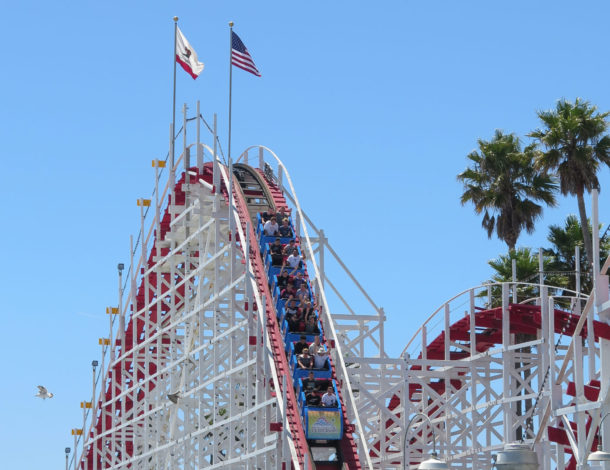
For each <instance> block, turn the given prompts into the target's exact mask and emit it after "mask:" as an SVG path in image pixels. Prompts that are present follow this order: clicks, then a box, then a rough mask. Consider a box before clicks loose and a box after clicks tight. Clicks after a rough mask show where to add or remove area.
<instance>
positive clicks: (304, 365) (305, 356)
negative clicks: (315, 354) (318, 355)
mask: <svg viewBox="0 0 610 470" xmlns="http://www.w3.org/2000/svg"><path fill="white" fill-rule="evenodd" d="M297 367H299V368H301V369H311V368H312V367H313V358H312V357H311V356H310V355H309V349H308V348H303V352H302V353H301V354H299V355H298V356H297Z"/></svg>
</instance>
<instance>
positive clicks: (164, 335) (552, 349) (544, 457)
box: [69, 107, 610, 470]
mask: <svg viewBox="0 0 610 470" xmlns="http://www.w3.org/2000/svg"><path fill="white" fill-rule="evenodd" d="M184 109H185V110H186V107H185V108H184ZM197 109H199V107H197ZM183 121H184V122H183V128H182V131H181V132H182V134H183V147H182V152H181V154H180V156H179V157H178V158H177V159H175V161H174V158H173V157H172V155H173V154H174V152H173V149H171V150H170V153H169V155H170V156H169V157H168V159H166V160H154V161H153V168H154V172H155V178H154V181H155V189H154V191H153V197H152V198H151V199H145V198H142V199H138V201H137V203H138V206H139V211H140V235H139V237H138V239H137V240H136V241H134V240H133V238H132V239H131V241H130V245H131V246H130V252H131V259H130V263H129V268H128V270H127V272H126V273H124V268H123V267H122V266H120V267H119V271H118V285H119V289H118V299H117V301H116V303H115V304H114V305H112V306H110V307H108V309H107V312H108V314H109V316H110V321H109V330H108V333H107V335H106V336H105V337H102V338H100V339H99V343H100V345H101V346H102V356H101V367H99V368H98V369H95V368H94V377H93V390H92V396H91V397H90V398H89V399H88V400H85V401H83V402H82V403H81V407H82V408H83V423H82V425H81V426H79V427H78V428H74V429H73V430H72V434H73V435H74V449H75V452H74V453H73V455H72V459H71V461H70V463H69V465H70V467H71V468H73V469H76V468H79V469H84V470H98V469H99V470H101V469H119V468H121V469H122V468H134V469H135V468H137V469H193V470H194V469H200V468H221V467H222V468H244V469H245V468H248V469H250V468H252V469H258V468H261V469H262V468H275V469H288V468H294V469H319V470H325V469H360V468H367V469H372V468H376V469H386V468H387V469H389V468H407V467H415V466H417V465H419V464H420V463H421V462H422V461H423V460H424V459H427V458H428V457H427V454H428V453H429V452H430V450H431V448H432V446H433V444H434V447H435V448H436V449H438V450H439V452H440V456H439V457H440V458H442V459H443V460H444V461H445V462H447V464H448V465H449V466H450V467H452V468H464V469H465V468H472V469H488V468H491V466H492V456H493V454H494V453H496V452H498V451H500V450H502V449H503V448H504V446H505V445H506V444H508V443H511V442H515V441H518V442H522V443H524V444H526V445H528V446H530V447H531V448H532V449H534V450H535V451H536V454H537V455H538V460H539V464H540V467H541V468H542V469H544V470H551V469H558V470H564V469H566V470H574V469H576V468H584V467H585V466H586V465H587V456H588V455H589V454H590V453H591V452H592V451H593V450H595V449H596V448H598V445H599V431H600V430H599V429H598V428H599V427H600V426H599V423H600V420H602V419H603V418H604V417H605V415H606V414H607V413H608V412H609V411H610V407H609V405H608V401H609V397H608V389H609V386H608V384H609V383H610V377H609V372H610V352H609V351H610V349H609V347H610V343H609V341H610V325H609V323H610V322H609V318H608V317H609V314H610V302H609V301H608V277H607V276H606V275H605V273H606V270H607V268H608V262H606V264H605V265H604V266H603V267H601V269H600V267H599V261H597V264H596V265H595V267H594V269H595V270H594V272H595V273H597V275H596V276H595V285H596V288H595V290H594V292H593V293H592V295H591V296H585V295H582V294H580V293H578V292H570V291H567V290H566V289H561V288H556V287H553V286H548V285H546V284H545V282H544V273H543V272H542V271H543V270H542V267H541V269H540V271H541V272H540V279H539V282H538V283H537V284H523V283H517V282H511V283H501V284H485V285H482V286H479V287H475V288H472V289H469V290H467V291H465V292H462V293H461V294H459V295H457V296H456V297H454V298H452V299H450V300H449V301H447V302H445V303H443V304H442V305H441V306H440V307H439V308H438V309H437V310H436V311H435V312H434V313H433V314H432V315H431V316H430V317H429V318H428V319H427V320H426V321H425V322H424V323H423V325H421V327H420V328H419V329H418V330H417V332H416V333H415V335H414V336H413V337H412V339H411V340H410V341H409V342H408V343H407V345H406V347H405V350H404V351H403V353H402V354H401V356H400V357H397V358H392V357H389V356H388V355H387V354H386V352H385V348H384V322H385V318H386V314H385V312H384V311H383V309H382V308H381V307H379V306H377V305H376V303H375V302H374V301H373V300H372V299H371V297H370V296H369V294H368V293H367V292H366V290H365V289H364V288H363V287H362V285H361V284H360V283H359V282H358V281H357V279H356V277H355V276H354V274H353V273H352V272H351V271H350V270H349V269H348V268H347V266H346V265H345V263H344V262H343V261H342V260H341V258H340V257H339V256H338V254H337V253H336V251H335V250H334V249H333V248H332V246H331V245H330V244H329V242H328V239H327V238H326V236H325V234H324V231H323V230H321V229H319V228H318V227H316V225H315V224H314V223H313V221H312V220H311V218H310V217H309V216H308V215H307V214H305V212H304V211H303V210H302V207H301V205H300V202H299V200H298V198H297V195H296V191H295V189H294V186H293V184H292V180H291V178H290V174H289V173H288V170H287V168H286V167H285V166H284V164H283V163H282V161H281V160H280V159H279V158H278V157H277V156H276V155H275V154H274V153H273V152H272V151H271V150H270V149H268V148H266V147H263V146H254V147H250V148H248V149H246V150H245V151H244V152H243V153H242V154H241V155H240V157H239V158H238V159H237V160H236V161H235V162H233V161H232V160H231V158H229V159H228V161H221V154H220V152H219V148H218V145H217V143H218V138H217V135H216V132H215V126H214V130H211V131H210V140H211V142H212V144H211V145H207V144H205V143H202V142H201V140H200V134H201V127H202V116H201V115H197V116H195V117H194V118H190V119H188V118H187V116H186V111H185V114H184V116H183ZM193 126H194V127H195V130H196V132H195V135H196V139H194V140H195V141H194V142H192V143H190V144H189V143H188V139H187V131H189V133H188V136H190V133H191V132H192V127H193ZM208 128H209V127H208ZM171 145H174V140H172V144H171ZM191 155H195V156H196V158H195V159H194V161H191ZM278 213H279V214H281V215H279V216H276V219H284V218H285V219H286V221H287V227H288V229H287V231H284V232H283V233H282V234H281V236H279V237H278V236H277V235H278V234H277V233H275V232H274V233H269V232H268V231H266V230H265V225H264V224H265V223H266V221H267V220H269V219H270V218H271V216H272V215H275V214H278ZM280 222H281V220H280ZM595 223H596V221H595V220H594V226H596V225H595ZM276 239H277V240H279V242H276ZM594 241H595V240H594ZM274 245H275V246H274ZM278 247H279V248H278ZM287 247H289V248H290V250H296V255H297V256H298V260H297V261H296V264H294V265H290V266H288V265H287V264H286V263H287V262H288V259H287V257H288V255H289V252H288V251H287ZM282 271H289V272H288V274H284V273H283V272H282ZM299 273H301V274H299ZM337 279H338V281H337ZM288 282H295V283H298V284H299V287H300V288H302V294H300V295H292V296H291V295H290V292H288V291H286V284H287V283H288ZM304 306H310V307H307V308H306V309H305V311H306V312H307V316H308V318H310V320H308V321H306V318H305V317H300V316H299V313H297V312H301V311H303V307H304ZM312 344H313V345H314V346H313V347H312V346H310V345H312ZM310 348H311V350H312V352H314V353H316V351H319V354H320V355H321V356H323V357H324V358H325V359H324V358H323V359H321V360H320V361H319V362H316V363H314V364H315V366H314V367H311V368H310V367H303V363H302V361H301V359H300V358H299V357H300V356H299V354H300V353H301V351H302V350H303V349H310ZM305 356H307V354H306V353H305ZM322 362H323V363H322ZM305 366H307V361H305ZM96 370H97V373H96ZM310 372H311V373H312V374H313V378H312V377H311V376H310V375H309V373H310ZM323 391H327V392H328V396H329V397H330V398H328V397H326V398H324V397H322V396H321V395H322V393H323ZM333 397H334V398H333ZM324 405H326V406H324ZM416 414H423V415H425V416H426V417H428V418H429V420H426V422H421V423H419V424H413V425H411V421H410V420H409V418H410V417H412V416H414V415H416ZM608 425H610V420H607V421H604V426H601V428H603V431H604V432H606V433H607V434H606V435H608V436H610V428H609V429H606V426H608ZM433 440H435V441H434V442H432V441H433Z"/></svg>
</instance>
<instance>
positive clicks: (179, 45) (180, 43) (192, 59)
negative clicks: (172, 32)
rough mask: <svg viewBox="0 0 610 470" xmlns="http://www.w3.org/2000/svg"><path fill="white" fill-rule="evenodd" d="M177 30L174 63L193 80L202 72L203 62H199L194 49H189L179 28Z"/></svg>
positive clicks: (189, 46)
mask: <svg viewBox="0 0 610 470" xmlns="http://www.w3.org/2000/svg"><path fill="white" fill-rule="evenodd" d="M177 30H178V31H177V33H178V35H177V36H176V61H177V62H178V63H179V64H180V65H182V68H183V69H184V70H186V71H187V72H188V74H189V75H190V76H191V77H193V79H195V78H197V77H198V76H199V74H200V73H201V72H202V71H203V62H199V60H198V59H197V53H196V52H195V49H193V48H192V47H191V45H190V44H189V42H188V41H187V40H186V38H185V37H184V34H182V31H180V28H177Z"/></svg>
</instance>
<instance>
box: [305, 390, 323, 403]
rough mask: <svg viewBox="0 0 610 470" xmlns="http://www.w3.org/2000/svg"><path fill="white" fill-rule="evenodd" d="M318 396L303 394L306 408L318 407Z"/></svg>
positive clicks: (315, 394) (314, 393)
mask: <svg viewBox="0 0 610 470" xmlns="http://www.w3.org/2000/svg"><path fill="white" fill-rule="evenodd" d="M321 401H322V400H321V399H320V395H318V394H317V393H316V392H305V403H307V406H320V402H321Z"/></svg>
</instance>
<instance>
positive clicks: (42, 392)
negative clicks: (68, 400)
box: [34, 385, 53, 400]
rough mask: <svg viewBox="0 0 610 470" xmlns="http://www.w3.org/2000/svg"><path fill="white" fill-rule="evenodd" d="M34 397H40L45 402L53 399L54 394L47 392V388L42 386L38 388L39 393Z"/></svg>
mask: <svg viewBox="0 0 610 470" xmlns="http://www.w3.org/2000/svg"><path fill="white" fill-rule="evenodd" d="M34 396H35V397H38V398H42V399H43V400H46V399H47V398H53V394H52V393H51V392H49V391H48V390H47V388H46V387H43V386H42V385H39V386H38V393H37V394H36V395H34Z"/></svg>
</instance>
